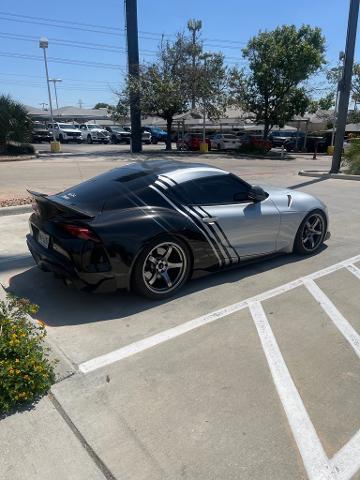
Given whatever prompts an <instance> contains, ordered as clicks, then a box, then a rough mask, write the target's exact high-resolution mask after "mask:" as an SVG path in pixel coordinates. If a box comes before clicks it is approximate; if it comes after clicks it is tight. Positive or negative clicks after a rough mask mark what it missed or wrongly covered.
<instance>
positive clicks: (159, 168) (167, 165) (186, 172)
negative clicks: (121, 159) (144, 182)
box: [129, 160, 229, 183]
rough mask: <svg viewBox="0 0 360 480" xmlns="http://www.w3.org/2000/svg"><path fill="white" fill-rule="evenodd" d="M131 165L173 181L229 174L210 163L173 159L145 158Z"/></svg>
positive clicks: (137, 169) (138, 169) (136, 169)
mask: <svg viewBox="0 0 360 480" xmlns="http://www.w3.org/2000/svg"><path fill="white" fill-rule="evenodd" d="M129 166H130V165H129ZM131 166H132V167H133V168H134V170H135V171H139V172H140V171H148V172H149V174H153V175H155V176H157V177H161V176H163V177H166V178H167V179H170V180H173V181H174V182H175V183H182V182H187V181H188V180H194V179H196V178H201V177H209V176H214V175H228V174H229V172H227V171H225V170H222V169H220V168H217V167H212V166H211V165H206V164H203V163H190V162H179V161H175V160H145V161H140V162H134V163H133V164H131Z"/></svg>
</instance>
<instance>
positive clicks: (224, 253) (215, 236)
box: [155, 175, 231, 265]
mask: <svg viewBox="0 0 360 480" xmlns="http://www.w3.org/2000/svg"><path fill="white" fill-rule="evenodd" d="M159 178H160V180H159V181H158V183H157V185H160V184H161V183H163V184H166V185H167V186H170V187H173V186H175V185H177V184H176V182H175V181H174V180H172V179H170V178H168V177H166V176H165V175H161V176H160V177H159ZM155 183H156V182H155ZM177 203H178V207H179V208H180V209H182V210H186V212H187V213H188V214H189V215H190V216H191V217H192V218H193V219H195V220H196V222H200V226H201V228H202V229H203V230H205V231H206V232H207V234H208V236H209V237H210V238H211V240H212V242H213V243H214V245H215V248H216V249H217V251H218V253H220V255H221V257H222V260H223V262H224V263H225V265H229V264H230V263H231V255H229V253H228V251H227V250H225V249H224V246H223V244H222V242H221V240H220V238H219V236H218V234H217V232H216V230H215V229H214V228H213V225H208V224H204V223H203V217H202V216H201V215H199V212H197V211H196V210H195V209H194V207H192V206H188V205H184V204H183V203H180V201H178V202H177Z"/></svg>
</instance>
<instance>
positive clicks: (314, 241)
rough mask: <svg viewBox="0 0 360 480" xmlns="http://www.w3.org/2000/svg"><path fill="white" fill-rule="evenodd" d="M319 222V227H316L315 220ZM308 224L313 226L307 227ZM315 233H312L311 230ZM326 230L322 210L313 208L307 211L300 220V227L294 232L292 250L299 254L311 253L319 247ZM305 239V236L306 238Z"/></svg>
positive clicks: (325, 221)
mask: <svg viewBox="0 0 360 480" xmlns="http://www.w3.org/2000/svg"><path fill="white" fill-rule="evenodd" d="M316 219H318V221H319V222H320V224H319V228H316V226H317V225H315V227H314V224H315V220H316ZM309 225H310V226H312V227H313V228H312V229H311V228H309ZM313 231H314V232H317V233H312V232H313ZM326 232H327V220H326V216H325V214H324V212H323V211H322V210H313V211H312V212H310V213H308V214H307V215H306V217H305V218H304V220H303V221H302V222H301V224H300V227H299V229H298V231H297V233H296V237H295V241H294V250H293V251H294V252H295V253H299V254H300V255H312V254H314V253H316V252H318V250H319V249H320V248H321V245H322V244H323V242H324V239H325V236H326ZM308 237H309V239H308V240H306V238H308Z"/></svg>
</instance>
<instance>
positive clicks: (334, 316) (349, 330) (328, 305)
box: [304, 279, 360, 358]
mask: <svg viewBox="0 0 360 480" xmlns="http://www.w3.org/2000/svg"><path fill="white" fill-rule="evenodd" d="M304 285H305V287H306V288H307V289H308V291H309V292H310V293H311V295H312V296H313V297H314V298H315V300H316V301H317V302H318V303H319V305H320V307H321V308H322V309H323V310H324V311H325V312H326V313H327V315H329V317H330V318H331V320H332V321H333V322H334V324H335V325H336V327H337V328H338V329H339V330H340V332H341V333H342V334H343V336H344V337H345V338H346V340H347V341H348V342H349V343H350V345H351V346H352V347H353V349H354V350H355V353H356V354H357V356H358V357H359V358H360V336H359V335H358V333H357V332H356V331H355V330H354V328H353V327H352V326H351V325H350V323H349V322H348V321H347V320H346V318H345V317H344V316H343V315H342V314H341V313H340V312H339V310H338V309H337V308H336V307H335V305H334V304H333V303H332V301H331V300H330V299H329V298H328V297H327V296H326V295H325V293H324V292H323V291H322V290H321V288H320V287H318V285H316V283H315V282H314V281H313V280H311V279H305V280H304Z"/></svg>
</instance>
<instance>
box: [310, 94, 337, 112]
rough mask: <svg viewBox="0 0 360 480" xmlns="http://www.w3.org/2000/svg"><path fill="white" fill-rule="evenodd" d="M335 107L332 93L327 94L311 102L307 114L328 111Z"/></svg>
mask: <svg viewBox="0 0 360 480" xmlns="http://www.w3.org/2000/svg"><path fill="white" fill-rule="evenodd" d="M334 106H335V96H334V92H329V93H328V94H327V95H325V96H324V97H321V98H319V99H318V100H312V101H311V102H310V104H309V107H308V112H310V113H316V112H317V111H318V110H330V109H331V108H332V107H334Z"/></svg>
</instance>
